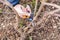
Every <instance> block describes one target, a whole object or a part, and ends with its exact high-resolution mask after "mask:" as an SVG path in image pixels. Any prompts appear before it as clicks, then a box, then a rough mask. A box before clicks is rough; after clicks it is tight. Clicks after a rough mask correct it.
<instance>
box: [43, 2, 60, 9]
mask: <svg viewBox="0 0 60 40" xmlns="http://www.w3.org/2000/svg"><path fill="white" fill-rule="evenodd" d="M44 5H50V6H53V7H56V8H59V9H60V6H59V5H56V4H52V3H46V2H45V3H44Z"/></svg>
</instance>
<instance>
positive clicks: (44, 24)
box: [0, 0, 60, 40]
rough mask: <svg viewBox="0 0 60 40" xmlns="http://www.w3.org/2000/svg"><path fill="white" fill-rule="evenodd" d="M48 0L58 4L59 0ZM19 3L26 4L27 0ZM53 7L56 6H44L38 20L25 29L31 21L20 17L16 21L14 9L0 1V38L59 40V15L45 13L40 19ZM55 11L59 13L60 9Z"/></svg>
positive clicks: (8, 39) (3, 39) (13, 39)
mask: <svg viewBox="0 0 60 40" xmlns="http://www.w3.org/2000/svg"><path fill="white" fill-rule="evenodd" d="M30 1H31V0H30ZM24 2H26V3H24ZM48 2H50V3H51V2H53V3H55V4H57V5H60V2H59V0H54V1H53V0H49V1H48ZM20 3H21V4H23V5H26V4H27V3H28V2H27V1H21V2H20ZM28 4H29V3H28ZM32 5H34V2H33V4H32ZM32 5H31V7H32ZM38 6H39V4H38ZM32 8H34V6H33V7H32ZM55 9H57V8H53V7H51V6H45V7H44V10H43V11H42V12H41V14H40V15H39V16H38V18H37V19H38V20H37V19H36V20H35V22H34V23H33V24H32V25H33V26H32V25H31V27H30V28H28V29H27V25H29V23H31V22H29V21H27V20H24V19H21V18H19V22H17V20H16V14H15V13H14V11H13V10H11V8H9V7H8V6H6V5H1V3H0V40H60V16H55V15H47V16H45V17H44V20H42V19H43V16H44V15H45V14H47V13H46V12H47V11H48V12H50V11H52V10H55ZM56 13H57V14H59V15H60V11H59V12H56ZM17 25H18V26H17ZM16 26H17V27H16Z"/></svg>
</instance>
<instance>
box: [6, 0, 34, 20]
mask: <svg viewBox="0 0 60 40" xmlns="http://www.w3.org/2000/svg"><path fill="white" fill-rule="evenodd" d="M7 1H8V2H9V3H10V4H12V5H13V7H14V9H15V10H16V11H17V13H18V14H19V16H20V17H21V18H23V19H27V20H29V21H32V20H33V14H32V11H31V8H30V6H29V5H27V6H26V7H24V6H22V5H20V4H19V0H7Z"/></svg>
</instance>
